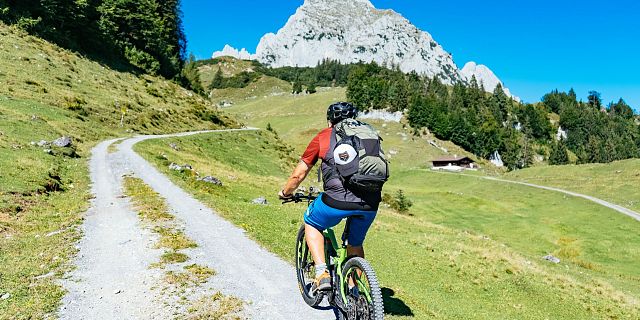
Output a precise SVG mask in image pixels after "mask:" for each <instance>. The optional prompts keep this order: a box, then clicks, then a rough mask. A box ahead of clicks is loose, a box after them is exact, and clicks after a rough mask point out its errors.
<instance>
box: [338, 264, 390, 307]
mask: <svg viewBox="0 0 640 320" xmlns="http://www.w3.org/2000/svg"><path fill="white" fill-rule="evenodd" d="M342 270H343V271H342V275H343V281H345V283H344V286H345V288H346V289H345V290H346V293H345V294H346V299H347V306H346V312H347V314H346V316H347V319H349V320H352V319H353V320H356V319H358V320H383V319H384V304H383V301H382V291H381V290H380V283H379V282H378V278H377V277H376V274H375V272H374V271H373V268H372V267H371V265H370V264H369V262H367V260H365V259H362V258H351V259H349V260H348V261H347V263H346V264H345V265H344V267H343V269H342Z"/></svg>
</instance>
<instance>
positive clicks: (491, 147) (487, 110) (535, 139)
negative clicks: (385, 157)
mask: <svg viewBox="0 0 640 320" xmlns="http://www.w3.org/2000/svg"><path fill="white" fill-rule="evenodd" d="M347 98H348V99H349V100H350V101H352V102H354V103H355V104H356V105H358V106H360V107H361V108H364V109H386V110H389V111H396V110H408V113H407V115H408V120H409V124H410V125H411V126H412V127H413V128H414V130H415V131H416V133H419V132H420V131H421V130H422V129H423V128H427V129H428V130H429V131H430V132H432V133H433V134H434V135H435V136H436V137H437V138H439V139H442V140H450V141H452V142H454V143H456V144H457V145H459V146H461V147H463V148H464V149H465V150H468V151H470V152H472V153H473V154H475V155H476V156H478V157H482V158H485V159H489V158H491V157H492V156H493V155H494V154H495V152H496V151H497V152H498V153H499V154H500V155H501V157H502V160H503V162H504V164H505V166H507V167H508V168H509V169H518V168H524V167H528V166H530V165H531V164H532V163H533V162H534V158H535V156H536V155H542V156H544V157H545V158H546V159H547V160H548V162H549V163H550V164H566V163H569V161H570V160H571V159H570V157H569V155H570V154H572V155H573V157H574V158H575V162H577V163H592V162H610V161H615V160H621V159H628V158H637V157H640V153H639V150H640V127H639V126H638V123H637V120H636V119H635V115H634V112H633V109H632V108H631V107H630V106H629V105H628V104H626V103H625V102H624V100H623V99H620V100H619V101H618V102H615V103H611V104H609V106H607V107H604V106H603V103H602V101H601V99H600V94H599V93H597V92H595V91H592V92H590V93H589V96H588V101H587V102H582V101H580V102H579V101H577V98H576V95H575V92H574V91H573V90H571V91H570V92H569V93H562V92H558V91H557V90H556V91H553V92H551V93H549V94H547V95H545V96H544V98H543V99H542V101H541V102H540V103H536V104H529V103H519V102H516V101H514V100H512V99H511V98H509V97H508V96H507V95H506V94H505V93H504V91H503V88H502V87H501V86H498V87H496V89H495V90H494V92H493V93H486V92H485V89H484V88H483V85H482V84H481V83H478V81H477V80H476V79H475V78H472V79H471V81H470V83H469V84H467V85H465V84H462V83H458V84H455V85H454V86H445V85H443V84H442V83H441V82H440V81H439V80H438V79H437V78H436V79H430V78H427V77H423V76H420V75H418V74H416V73H415V72H414V73H409V74H405V73H403V72H401V71H400V70H399V69H398V68H397V67H392V68H391V69H390V68H385V67H383V66H379V65H377V64H375V63H368V64H364V63H360V64H358V65H355V66H354V67H352V68H351V70H350V73H349V77H348V81H347ZM554 114H557V115H558V116H559V121H555V122H554V121H553V120H552V119H554V117H553V116H552V115H554ZM558 127H560V128H561V129H562V130H564V132H566V138H565V137H561V138H560V139H559V141H558V139H556V134H555V133H556V132H557V129H558Z"/></svg>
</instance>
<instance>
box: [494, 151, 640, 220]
mask: <svg viewBox="0 0 640 320" xmlns="http://www.w3.org/2000/svg"><path fill="white" fill-rule="evenodd" d="M504 178H507V179H512V180H517V181H526V182H531V183H535V184H540V185H545V186H552V187H558V188H562V189H566V190H570V191H574V192H578V193H582V194H587V195H590V196H594V197H597V198H600V199H603V200H606V201H609V202H612V203H615V204H618V205H621V206H623V207H626V208H629V209H631V210H634V211H636V212H640V188H638V186H639V185H640V160H638V159H631V160H624V161H616V162H613V163H608V164H584V165H566V166H548V167H535V168H529V169H524V170H518V171H513V172H510V173H508V174H506V175H504Z"/></svg>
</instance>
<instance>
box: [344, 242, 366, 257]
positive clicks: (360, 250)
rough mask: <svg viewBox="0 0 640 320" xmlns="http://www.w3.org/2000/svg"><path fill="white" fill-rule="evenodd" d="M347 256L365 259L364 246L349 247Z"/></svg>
mask: <svg viewBox="0 0 640 320" xmlns="http://www.w3.org/2000/svg"><path fill="white" fill-rule="evenodd" d="M347 256H349V257H353V256H356V257H360V258H364V247H363V246H358V247H354V246H350V245H348V246H347Z"/></svg>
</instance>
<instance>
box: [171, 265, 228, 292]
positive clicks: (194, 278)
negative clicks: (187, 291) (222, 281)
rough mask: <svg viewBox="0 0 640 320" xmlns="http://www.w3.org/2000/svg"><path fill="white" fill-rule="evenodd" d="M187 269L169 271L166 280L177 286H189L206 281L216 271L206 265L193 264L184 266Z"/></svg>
mask: <svg viewBox="0 0 640 320" xmlns="http://www.w3.org/2000/svg"><path fill="white" fill-rule="evenodd" d="M184 270H185V271H167V273H166V275H165V280H166V281H167V283H169V284H171V285H174V286H176V287H187V286H192V285H198V284H202V283H205V282H207V281H208V280H209V278H210V277H212V276H214V275H215V274H216V272H215V271H214V270H213V269H210V268H208V267H205V266H200V265H197V264H192V265H188V266H185V267H184Z"/></svg>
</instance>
